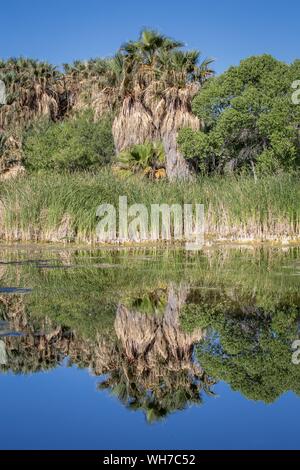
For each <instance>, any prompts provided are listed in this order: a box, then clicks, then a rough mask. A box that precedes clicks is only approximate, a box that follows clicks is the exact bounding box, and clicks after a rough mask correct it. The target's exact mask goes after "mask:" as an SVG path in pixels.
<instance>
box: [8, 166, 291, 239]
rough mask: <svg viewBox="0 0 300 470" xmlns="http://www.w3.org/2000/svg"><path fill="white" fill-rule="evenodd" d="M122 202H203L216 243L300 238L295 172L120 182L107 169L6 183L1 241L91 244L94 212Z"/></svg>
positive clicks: (209, 234) (208, 231) (208, 230)
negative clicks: (124, 198) (125, 199)
mask: <svg viewBox="0 0 300 470" xmlns="http://www.w3.org/2000/svg"><path fill="white" fill-rule="evenodd" d="M124 195H125V196H127V197H128V204H132V203H143V204H145V205H146V206H147V207H150V205H151V204H153V203H167V204H174V203H177V204H182V203H203V204H204V206H205V225H206V226H205V232H206V235H207V237H208V238H211V237H212V238H213V239H215V240H224V239H226V240H231V241H238V240H243V241H245V240H247V241H251V240H253V241H256V240H257V241H266V240H272V241H281V242H286V241H291V240H299V239H300V185H299V178H298V177H297V175H288V174H285V175H281V176H269V177H264V178H261V179H259V180H258V181H257V182H255V181H254V179H253V178H250V177H210V178H202V179H199V180H197V181H195V182H192V183H186V182H178V183H168V182H164V181H160V182H151V181H146V180H140V179H139V180H138V179H134V178H130V179H127V180H125V179H123V180H122V179H119V178H118V177H116V176H115V175H114V174H112V173H111V172H110V171H101V172H99V173H98V174H97V175H92V174H88V173H78V174H72V175H71V174H57V173H47V174H44V173H40V174H32V175H25V176H22V177H20V178H18V179H15V180H12V181H4V182H2V183H1V187H0V201H1V205H0V233H1V239H2V240H5V241H51V242H57V241H74V242H77V243H95V242H97V238H96V225H97V219H96V215H95V214H96V208H97V207H98V205H99V204H101V203H111V204H113V205H115V206H116V207H118V202H119V200H118V198H119V196H124Z"/></svg>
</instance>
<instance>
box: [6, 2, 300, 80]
mask: <svg viewBox="0 0 300 470" xmlns="http://www.w3.org/2000/svg"><path fill="white" fill-rule="evenodd" d="M143 26H147V27H152V28H155V29H158V30H159V31H161V32H163V33H165V34H167V35H170V36H173V37H175V38H178V39H181V40H183V41H184V42H185V43H186V44H187V46H188V47H189V48H197V49H200V50H201V51H202V52H203V55H205V56H211V57H214V58H215V59H216V64H215V70H216V71H217V72H222V71H223V70H225V69H226V68H227V67H228V66H229V65H231V64H236V63H238V62H239V61H240V59H242V58H244V57H247V56H250V55H253V54H261V53H264V52H267V53H270V54H273V55H274V56H275V57H277V58H279V59H281V60H285V61H288V62H290V61H293V60H294V59H295V58H299V57H300V51H299V29H300V2H299V0H285V1H279V0H251V1H250V0H249V1H248V2H246V1H243V0H211V1H207V0H186V1H184V0H180V1H179V0H173V1H171V0H152V1H151V0H150V1H143V0H124V1H119V0H118V1H112V0H111V1H105V2H102V1H101V0H85V1H84V0H60V1H59V0H48V1H47V0H26V1H24V0H23V1H21V0H9V1H7V2H5V3H4V2H1V5H0V57H1V58H7V57H10V56H19V55H23V56H25V57H33V58H38V59H44V60H48V61H49V62H52V63H54V64H57V65H60V64H61V63H63V62H70V61H72V60H74V59H77V58H78V59H88V58H90V57H95V56H108V55H112V54H113V53H114V51H115V50H116V49H117V48H118V47H119V45H120V44H121V43H122V42H124V41H126V40H128V39H134V38H135V37H136V36H137V34H138V32H139V31H140V29H141V28H142V27H143Z"/></svg>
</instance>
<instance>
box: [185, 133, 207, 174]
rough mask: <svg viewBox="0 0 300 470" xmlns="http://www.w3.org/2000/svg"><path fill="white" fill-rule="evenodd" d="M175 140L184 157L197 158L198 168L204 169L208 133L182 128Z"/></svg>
mask: <svg viewBox="0 0 300 470" xmlns="http://www.w3.org/2000/svg"><path fill="white" fill-rule="evenodd" d="M177 142H178V145H179V148H180V150H181V152H182V153H183V155H184V156H185V158H187V159H197V161H198V166H199V169H200V170H201V171H202V172H203V171H205V168H206V166H205V160H206V158H207V156H208V155H209V151H210V143H209V137H208V135H207V134H204V132H197V131H193V130H192V129H190V128H184V129H181V130H180V131H179V133H178V138H177Z"/></svg>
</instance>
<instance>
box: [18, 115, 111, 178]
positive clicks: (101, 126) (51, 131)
mask: <svg viewBox="0 0 300 470" xmlns="http://www.w3.org/2000/svg"><path fill="white" fill-rule="evenodd" d="M113 155H114V143H113V136H112V131H111V118H110V117H109V116H106V117H104V118H103V119H101V120H100V121H97V122H95V121H94V119H93V114H92V112H90V111H84V112H82V113H80V114H77V115H76V116H74V117H72V118H69V119H68V120H66V121H64V122H56V123H53V122H49V121H46V120H42V121H39V122H37V123H35V124H34V125H33V126H31V128H29V129H28V130H27V131H26V133H25V136H24V165H25V167H26V168H27V169H29V170H31V171H35V170H68V171H75V170H86V169H97V168H99V167H101V166H103V165H106V164H108V163H110V162H111V160H112V158H113Z"/></svg>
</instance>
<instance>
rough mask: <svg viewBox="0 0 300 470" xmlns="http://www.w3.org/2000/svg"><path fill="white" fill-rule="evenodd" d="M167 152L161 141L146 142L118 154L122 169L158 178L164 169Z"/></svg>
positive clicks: (119, 164)
mask: <svg viewBox="0 0 300 470" xmlns="http://www.w3.org/2000/svg"><path fill="white" fill-rule="evenodd" d="M164 162H165V152H164V148H163V145H162V144H161V143H160V142H145V143H144V144H137V145H134V146H133V147H131V148H130V149H127V150H124V151H123V152H121V153H120V154H119V155H118V166H119V168H120V169H121V170H125V171H128V170H129V171H130V172H132V173H143V174H144V175H145V176H148V177H149V178H158V177H160V176H159V175H162V174H163V172H162V171H161V170H164Z"/></svg>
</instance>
